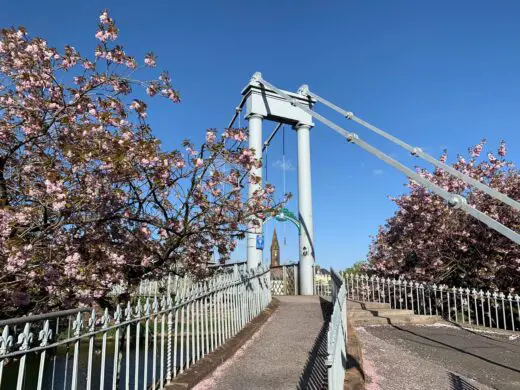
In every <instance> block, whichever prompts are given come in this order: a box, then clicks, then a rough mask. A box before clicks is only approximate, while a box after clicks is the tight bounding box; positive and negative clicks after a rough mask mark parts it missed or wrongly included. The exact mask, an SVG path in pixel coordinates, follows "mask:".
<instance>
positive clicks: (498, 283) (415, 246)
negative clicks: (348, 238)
mask: <svg viewBox="0 0 520 390" xmlns="http://www.w3.org/2000/svg"><path fill="white" fill-rule="evenodd" d="M484 145H485V140H483V141H481V142H480V143H478V144H477V145H476V146H474V147H472V148H470V149H469V156H468V158H467V159H466V158H464V157H463V156H460V155H459V156H458V158H457V162H455V163H454V164H453V165H452V166H453V167H454V168H456V169H457V170H459V171H460V172H463V173H465V174H467V175H469V176H471V177H473V178H475V179H478V180H479V181H481V182H483V183H485V184H487V185H489V186H490V187H492V188H494V189H496V190H498V191H500V192H502V193H503V194H506V195H508V196H509V197H511V198H513V199H517V200H518V199H520V174H519V171H518V170H517V169H515V168H514V166H513V164H512V163H510V162H507V161H506V160H505V155H506V144H505V143H504V142H501V143H500V145H499V148H498V154H497V156H496V155H495V154H493V153H491V152H490V153H488V154H487V158H482V157H481V154H482V151H483V148H484ZM440 160H441V161H443V162H445V161H446V160H447V153H446V152H445V153H444V154H443V155H442V156H441V158H440ZM418 171H419V173H420V174H421V175H422V176H423V177H425V178H427V179H428V180H430V181H432V182H433V183H435V184H437V185H439V186H441V187H442V188H444V189H446V190H448V191H450V192H452V193H456V194H460V195H464V196H466V197H467V200H468V203H469V204H470V205H472V206H474V207H476V208H477V209H478V210H480V211H483V212H485V213H486V214H488V215H489V216H490V217H492V218H494V219H495V220H497V221H499V222H501V223H502V224H504V225H506V226H508V227H509V228H511V229H513V230H516V231H518V230H520V213H519V212H517V211H516V210H514V209H512V208H511V207H509V206H507V205H504V204H503V203H501V202H499V201H497V200H495V199H494V198H491V197H490V196H489V195H486V194H484V193H482V192H481V191H478V190H475V189H473V188H471V187H470V186H468V185H467V184H466V183H464V182H463V181H461V180H459V179H456V178H453V177H452V176H451V175H449V174H447V173H446V172H444V171H442V170H439V169H436V170H435V171H434V172H428V171H426V170H423V169H419V170H418ZM408 188H409V189H410V191H409V193H407V194H404V195H401V196H399V197H397V198H392V200H393V201H394V202H395V204H396V205H397V211H396V213H395V215H394V216H393V217H392V218H390V219H389V220H388V221H387V223H386V225H385V226H382V227H380V228H379V233H378V234H377V236H376V237H375V238H374V240H373V243H372V246H371V249H370V253H369V262H370V267H371V270H372V271H375V272H376V273H379V274H383V275H404V276H405V277H409V278H412V279H415V280H420V281H428V282H435V283H446V284H448V285H450V286H452V285H457V286H462V287H464V286H468V287H475V288H486V289H489V288H498V289H501V290H503V291H507V290H509V289H516V290H518V289H520V247H519V246H518V245H517V244H515V243H514V242H512V241H510V240H509V239H508V238H506V237H504V236H502V235H501V234H499V233H497V232H496V231H494V230H492V229H490V228H488V227H487V226H485V225H484V224H482V223H480V222H479V221H478V220H476V219H474V218H473V217H471V216H469V215H467V214H465V213H464V212H462V211H461V210H455V209H452V208H450V207H449V206H447V205H446V204H445V202H444V201H443V200H442V199H441V198H440V197H438V196H436V195H433V194H432V193H431V192H429V191H427V190H425V189H424V188H422V187H421V186H419V185H418V184H417V183H415V182H414V181H410V182H409V184H408Z"/></svg>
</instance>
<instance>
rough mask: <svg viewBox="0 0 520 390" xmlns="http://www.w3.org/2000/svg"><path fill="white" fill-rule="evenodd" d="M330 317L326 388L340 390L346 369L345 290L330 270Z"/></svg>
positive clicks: (337, 276) (342, 282)
mask: <svg viewBox="0 0 520 390" xmlns="http://www.w3.org/2000/svg"><path fill="white" fill-rule="evenodd" d="M331 278H332V315H331V317H330V323H329V329H328V332H327V354H328V358H327V371H328V372H327V374H328V388H329V389H330V390H342V389H343V388H344V387H343V384H344V380H345V370H346V369H347V298H346V296H347V290H346V287H345V282H344V280H343V278H342V277H341V276H340V275H339V274H338V273H337V272H336V271H334V270H333V269H331Z"/></svg>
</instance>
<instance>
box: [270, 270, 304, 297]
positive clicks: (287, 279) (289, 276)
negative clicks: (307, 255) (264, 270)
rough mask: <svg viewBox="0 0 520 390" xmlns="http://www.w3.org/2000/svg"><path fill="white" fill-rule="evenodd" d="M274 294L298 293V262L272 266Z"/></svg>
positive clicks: (272, 288) (272, 290)
mask: <svg viewBox="0 0 520 390" xmlns="http://www.w3.org/2000/svg"><path fill="white" fill-rule="evenodd" d="M271 292H272V294H273V295H298V264H286V265H278V266H275V267H271Z"/></svg>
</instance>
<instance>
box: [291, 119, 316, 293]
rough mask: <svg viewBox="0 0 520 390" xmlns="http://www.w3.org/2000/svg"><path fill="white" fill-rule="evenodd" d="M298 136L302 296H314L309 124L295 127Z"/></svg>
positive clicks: (300, 124) (299, 124)
mask: <svg viewBox="0 0 520 390" xmlns="http://www.w3.org/2000/svg"><path fill="white" fill-rule="evenodd" d="M295 129H296V132H297V136H298V212H299V220H300V227H301V230H300V294H301V295H313V294H314V280H313V266H314V225H313V221H312V183H311V148H310V130H311V126H309V125H308V124H302V123H298V124H297V125H296V126H295Z"/></svg>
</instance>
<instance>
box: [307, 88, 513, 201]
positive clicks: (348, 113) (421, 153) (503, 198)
mask: <svg viewBox="0 0 520 390" xmlns="http://www.w3.org/2000/svg"><path fill="white" fill-rule="evenodd" d="M306 92H307V91H306ZM308 94H309V96H310V97H312V98H314V99H316V100H317V101H319V102H320V103H323V104H324V105H326V106H327V107H329V108H331V109H333V110H334V111H336V112H338V113H340V114H341V115H343V116H344V117H345V118H347V119H350V120H352V121H354V122H356V123H358V124H360V125H361V126H363V127H365V128H367V129H369V130H371V131H373V132H374V133H376V134H379V135H380V136H382V137H384V138H386V139H387V140H389V141H391V142H393V143H394V144H396V145H399V146H400V147H402V148H403V149H405V150H407V151H409V152H410V153H411V154H412V155H414V156H416V157H419V158H421V159H423V160H425V161H427V162H429V163H430V164H433V165H435V166H436V167H437V168H440V169H442V170H444V171H446V172H448V173H449V174H451V175H452V176H455V177H456V178H458V179H460V180H462V181H463V182H465V183H467V184H469V185H471V186H473V187H475V188H477V189H479V190H480V191H482V192H485V193H486V194H488V195H489V196H491V197H493V198H495V199H498V200H499V201H501V202H503V203H505V204H507V205H509V206H511V207H513V208H515V209H516V210H520V202H517V201H516V200H514V199H512V198H510V197H508V196H507V195H505V194H503V193H501V192H499V191H497V190H495V189H493V188H491V187H489V186H487V185H485V184H483V183H481V182H480V181H478V180H475V179H474V178H472V177H471V176H468V175H465V174H464V173H462V172H460V171H457V170H456V169H455V168H453V167H451V166H449V165H447V164H445V163H443V162H441V161H439V160H437V159H436V158H435V157H433V156H431V155H429V154H428V153H425V152H424V151H423V150H422V149H421V148H419V147H414V146H412V145H409V144H407V143H406V142H404V141H402V140H400V139H399V138H397V137H394V136H393V135H391V134H389V133H387V132H386V131H384V130H381V129H380V128H378V127H376V126H374V125H372V124H370V123H368V122H366V121H364V120H363V119H361V118H359V117H357V116H356V115H354V113H353V112H351V111H346V110H344V109H342V108H341V107H338V106H336V105H335V104H334V103H332V102H329V101H328V100H326V99H324V98H322V97H321V96H319V95H316V94H315V93H313V92H311V91H308Z"/></svg>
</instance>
